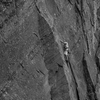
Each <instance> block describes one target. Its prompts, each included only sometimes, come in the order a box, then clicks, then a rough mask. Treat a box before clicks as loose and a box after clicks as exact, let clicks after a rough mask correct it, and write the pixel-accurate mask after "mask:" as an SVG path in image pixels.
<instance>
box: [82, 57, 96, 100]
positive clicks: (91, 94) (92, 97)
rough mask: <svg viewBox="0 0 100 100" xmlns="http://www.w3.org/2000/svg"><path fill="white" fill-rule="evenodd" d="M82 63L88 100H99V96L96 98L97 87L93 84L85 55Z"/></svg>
mask: <svg viewBox="0 0 100 100" xmlns="http://www.w3.org/2000/svg"><path fill="white" fill-rule="evenodd" d="M82 63H83V71H84V78H85V82H86V85H87V96H88V99H89V100H97V96H96V93H95V87H94V85H93V83H92V80H91V78H90V74H89V72H88V69H87V67H88V66H87V62H86V60H85V55H84V56H83V60H82Z"/></svg>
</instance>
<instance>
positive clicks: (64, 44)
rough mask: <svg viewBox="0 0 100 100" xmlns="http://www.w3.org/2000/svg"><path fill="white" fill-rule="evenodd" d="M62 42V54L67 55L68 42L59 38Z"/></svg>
mask: <svg viewBox="0 0 100 100" xmlns="http://www.w3.org/2000/svg"><path fill="white" fill-rule="evenodd" d="M60 41H61V42H62V43H63V51H64V55H65V56H68V54H69V49H68V48H69V46H68V42H63V41H62V40H60Z"/></svg>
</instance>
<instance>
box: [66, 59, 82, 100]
mask: <svg viewBox="0 0 100 100" xmlns="http://www.w3.org/2000/svg"><path fill="white" fill-rule="evenodd" d="M66 63H67V65H68V67H69V68H70V70H71V73H72V77H73V79H74V82H75V89H76V96H77V100H80V96H79V92H78V84H77V81H76V78H75V74H74V72H73V69H72V66H71V63H70V61H68V60H67V61H66Z"/></svg>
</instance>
